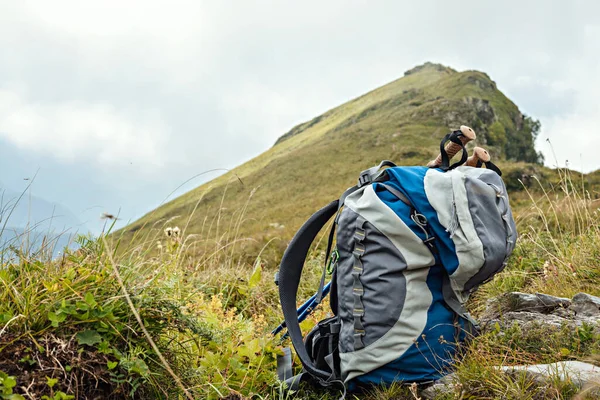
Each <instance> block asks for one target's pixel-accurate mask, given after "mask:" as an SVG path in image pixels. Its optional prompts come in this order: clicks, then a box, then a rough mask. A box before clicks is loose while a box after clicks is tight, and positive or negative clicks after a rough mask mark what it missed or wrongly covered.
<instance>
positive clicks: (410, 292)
mask: <svg viewBox="0 0 600 400" xmlns="http://www.w3.org/2000/svg"><path fill="white" fill-rule="evenodd" d="M428 274H429V268H428V267H426V268H421V269H414V270H410V271H409V270H407V271H405V273H404V276H405V278H406V298H405V301H404V308H403V309H402V312H401V313H400V317H399V318H398V321H397V322H396V323H395V324H394V326H393V327H392V328H391V329H390V330H389V331H388V332H387V333H386V334H385V335H384V336H383V337H381V338H380V339H378V340H377V341H375V342H374V343H372V344H370V345H369V346H367V347H365V348H364V349H361V350H358V351H353V352H347V353H342V352H340V366H341V371H342V379H343V380H344V382H348V381H349V380H351V379H353V378H356V377H357V376H360V375H364V374H366V373H368V372H370V371H373V370H375V369H377V368H379V367H382V366H384V365H386V364H388V363H390V362H392V361H394V360H396V359H397V358H398V357H400V356H401V355H402V354H404V353H405V352H406V351H407V350H408V349H409V348H410V347H411V346H412V345H413V344H414V342H415V341H416V340H417V339H418V338H419V336H420V335H421V334H422V332H423V330H424V329H425V325H426V324H427V310H428V309H429V307H430V306H431V302H432V300H433V297H432V295H431V292H430V291H429V287H428V286H427V275H428Z"/></svg>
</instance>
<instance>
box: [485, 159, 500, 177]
mask: <svg viewBox="0 0 600 400" xmlns="http://www.w3.org/2000/svg"><path fill="white" fill-rule="evenodd" d="M485 167H486V168H487V169H491V170H492V171H494V172H495V173H497V174H498V176H502V171H501V170H500V168H498V167H497V166H496V164H494V163H493V162H491V161H488V162H486V163H485Z"/></svg>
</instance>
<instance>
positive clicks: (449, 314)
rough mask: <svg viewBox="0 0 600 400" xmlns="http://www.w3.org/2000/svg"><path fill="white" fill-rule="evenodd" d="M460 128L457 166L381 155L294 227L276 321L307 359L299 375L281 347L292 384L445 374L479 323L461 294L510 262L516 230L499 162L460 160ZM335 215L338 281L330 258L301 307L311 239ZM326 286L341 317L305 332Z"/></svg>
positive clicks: (348, 384) (332, 251)
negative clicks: (403, 162)
mask: <svg viewBox="0 0 600 400" xmlns="http://www.w3.org/2000/svg"><path fill="white" fill-rule="evenodd" d="M452 135H453V136H452ZM457 136H460V131H455V132H453V133H452V134H449V135H447V136H446V137H445V138H444V140H443V141H442V145H441V146H440V148H441V150H442V153H444V143H445V141H447V140H451V141H453V142H454V143H458V144H459V145H460V146H461V147H462V150H463V156H462V159H461V161H459V162H457V163H455V164H453V165H449V157H448V155H447V154H443V157H442V158H443V162H442V165H441V166H439V167H437V168H428V167H421V166H414V167H398V166H396V165H395V164H394V163H392V162H390V161H383V162H382V163H381V164H380V165H378V166H377V167H373V168H370V169H367V170H365V171H363V172H362V173H361V174H360V177H359V179H358V184H357V185H356V186H354V187H352V188H350V189H348V190H347V191H346V192H345V193H344V194H343V195H342V196H341V197H340V199H339V200H335V201H333V202H331V203H330V204H329V205H327V206H325V207H324V208H322V209H321V210H319V211H317V212H316V213H315V214H314V215H313V216H312V217H310V218H309V219H308V221H306V222H305V223H304V225H303V226H302V227H301V228H300V230H299V231H298V232H297V233H296V235H295V237H294V238H293V239H292V241H291V242H290V244H289V245H288V247H287V249H286V251H285V253H284V256H283V258H282V260H281V265H280V269H279V272H278V274H277V275H276V283H277V284H278V286H279V295H280V302H281V308H282V311H283V314H284V319H285V322H284V324H282V326H281V327H280V328H283V327H287V329H288V334H289V337H290V338H291V341H292V344H293V346H294V348H295V350H296V353H297V355H298V357H299V359H300V361H301V363H302V367H303V371H302V373H301V374H300V375H297V376H293V375H292V355H291V351H290V350H289V349H285V350H284V355H283V356H281V357H280V358H279V359H278V366H277V367H278V374H279V378H280V379H281V380H282V381H285V382H286V383H287V387H288V388H290V389H296V388H297V387H298V384H299V383H300V382H301V381H304V380H308V381H311V382H313V383H317V384H319V385H321V386H332V385H336V384H337V385H340V386H343V388H344V391H345V390H346V388H349V389H353V388H355V387H356V386H364V385H379V384H383V385H389V384H392V383H394V382H400V383H419V384H421V383H429V382H432V381H435V380H437V379H439V378H441V377H442V376H444V375H445V374H447V373H448V372H449V369H450V367H451V366H452V364H453V362H454V361H455V360H456V358H457V357H458V356H459V354H458V352H459V346H460V344H461V343H464V342H465V341H466V340H468V339H469V338H471V337H473V336H475V335H477V334H478V326H477V323H476V321H474V320H473V318H472V317H471V316H470V315H469V314H468V312H467V311H466V309H465V306H464V304H465V302H466V301H467V299H468V298H469V295H470V294H471V293H473V292H474V291H475V290H476V289H477V288H478V287H479V286H480V285H482V284H484V283H485V282H487V281H489V280H490V279H492V278H493V276H494V275H495V274H497V273H498V272H500V271H501V270H502V269H503V268H504V267H505V265H506V262H507V258H508V256H509V255H510V254H511V253H512V251H513V249H514V246H515V242H516V239H517V230H516V226H515V222H514V219H513V216H512V212H511V208H510V205H509V200H508V196H507V193H506V187H505V185H504V182H503V181H502V178H501V172H500V170H499V169H498V168H497V167H495V166H494V165H493V164H491V163H489V164H488V165H487V167H488V168H485V169H484V168H475V167H469V166H462V164H464V162H465V161H466V150H465V149H464V145H463V144H461V143H460V141H458V140H456V137H457ZM450 158H451V157H450ZM384 167H387V168H385V169H383V168H384ZM334 216H335V220H334V224H333V228H332V229H331V233H330V235H329V242H328V246H327V251H326V261H325V264H326V266H330V267H331V269H332V280H331V282H330V283H329V284H327V285H325V277H326V273H325V270H326V269H327V268H324V270H323V275H322V277H321V283H320V286H319V290H318V291H317V293H316V294H315V296H313V297H312V298H311V299H310V300H309V301H308V302H307V303H305V304H304V305H303V306H302V307H301V308H300V309H298V310H297V309H296V304H297V292H298V286H299V283H300V279H301V273H302V269H303V265H304V262H305V259H306V256H307V253H308V250H309V248H310V246H311V244H312V242H313V240H314V239H315V237H316V236H317V234H318V233H319V231H320V230H321V228H322V227H323V226H325V225H326V224H327V222H328V221H329V220H330V219H331V218H332V217H334ZM334 238H335V239H336V240H335V248H333V242H334ZM329 290H330V291H331V292H330V294H331V296H330V304H331V311H332V313H333V316H332V317H331V318H328V319H325V320H323V321H321V322H319V323H318V324H317V325H316V326H315V327H314V328H313V329H312V330H311V331H310V332H309V333H308V334H307V336H306V337H305V338H303V337H302V333H301V330H300V326H299V320H302V319H303V318H304V317H305V316H306V315H307V313H310V311H312V309H314V308H315V307H316V306H317V305H318V304H319V303H320V302H321V300H322V299H323V297H325V296H326V295H327V294H328V292H329ZM279 330H281V329H279ZM279 330H276V332H278V331H279Z"/></svg>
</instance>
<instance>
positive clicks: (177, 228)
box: [173, 226, 181, 238]
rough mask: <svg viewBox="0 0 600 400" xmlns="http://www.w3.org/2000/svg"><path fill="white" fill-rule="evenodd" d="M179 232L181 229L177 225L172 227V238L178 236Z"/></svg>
mask: <svg viewBox="0 0 600 400" xmlns="http://www.w3.org/2000/svg"><path fill="white" fill-rule="evenodd" d="M180 233H181V229H179V227H178V226H176V227H175V228H173V237H174V238H178V237H179V234H180Z"/></svg>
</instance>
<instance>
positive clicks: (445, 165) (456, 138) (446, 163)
mask: <svg viewBox="0 0 600 400" xmlns="http://www.w3.org/2000/svg"><path fill="white" fill-rule="evenodd" d="M462 136H464V135H463V133H462V132H461V131H460V130H458V131H454V132H450V133H449V134H447V135H446V136H444V138H443V139H442V141H441V142H440V154H441V155H442V164H441V165H440V166H439V168H440V169H441V170H442V171H450V170H452V169H454V168H456V167H459V166H461V165H463V164H464V163H465V162H467V158H468V156H469V155H468V153H467V149H466V148H465V145H464V144H463V142H461V140H460V138H461V137H462ZM448 141H450V142H452V143H456V144H457V145H459V146H460V147H461V148H462V156H461V159H460V161H457V162H455V163H454V164H452V165H450V157H448V153H447V152H446V142H448Z"/></svg>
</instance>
